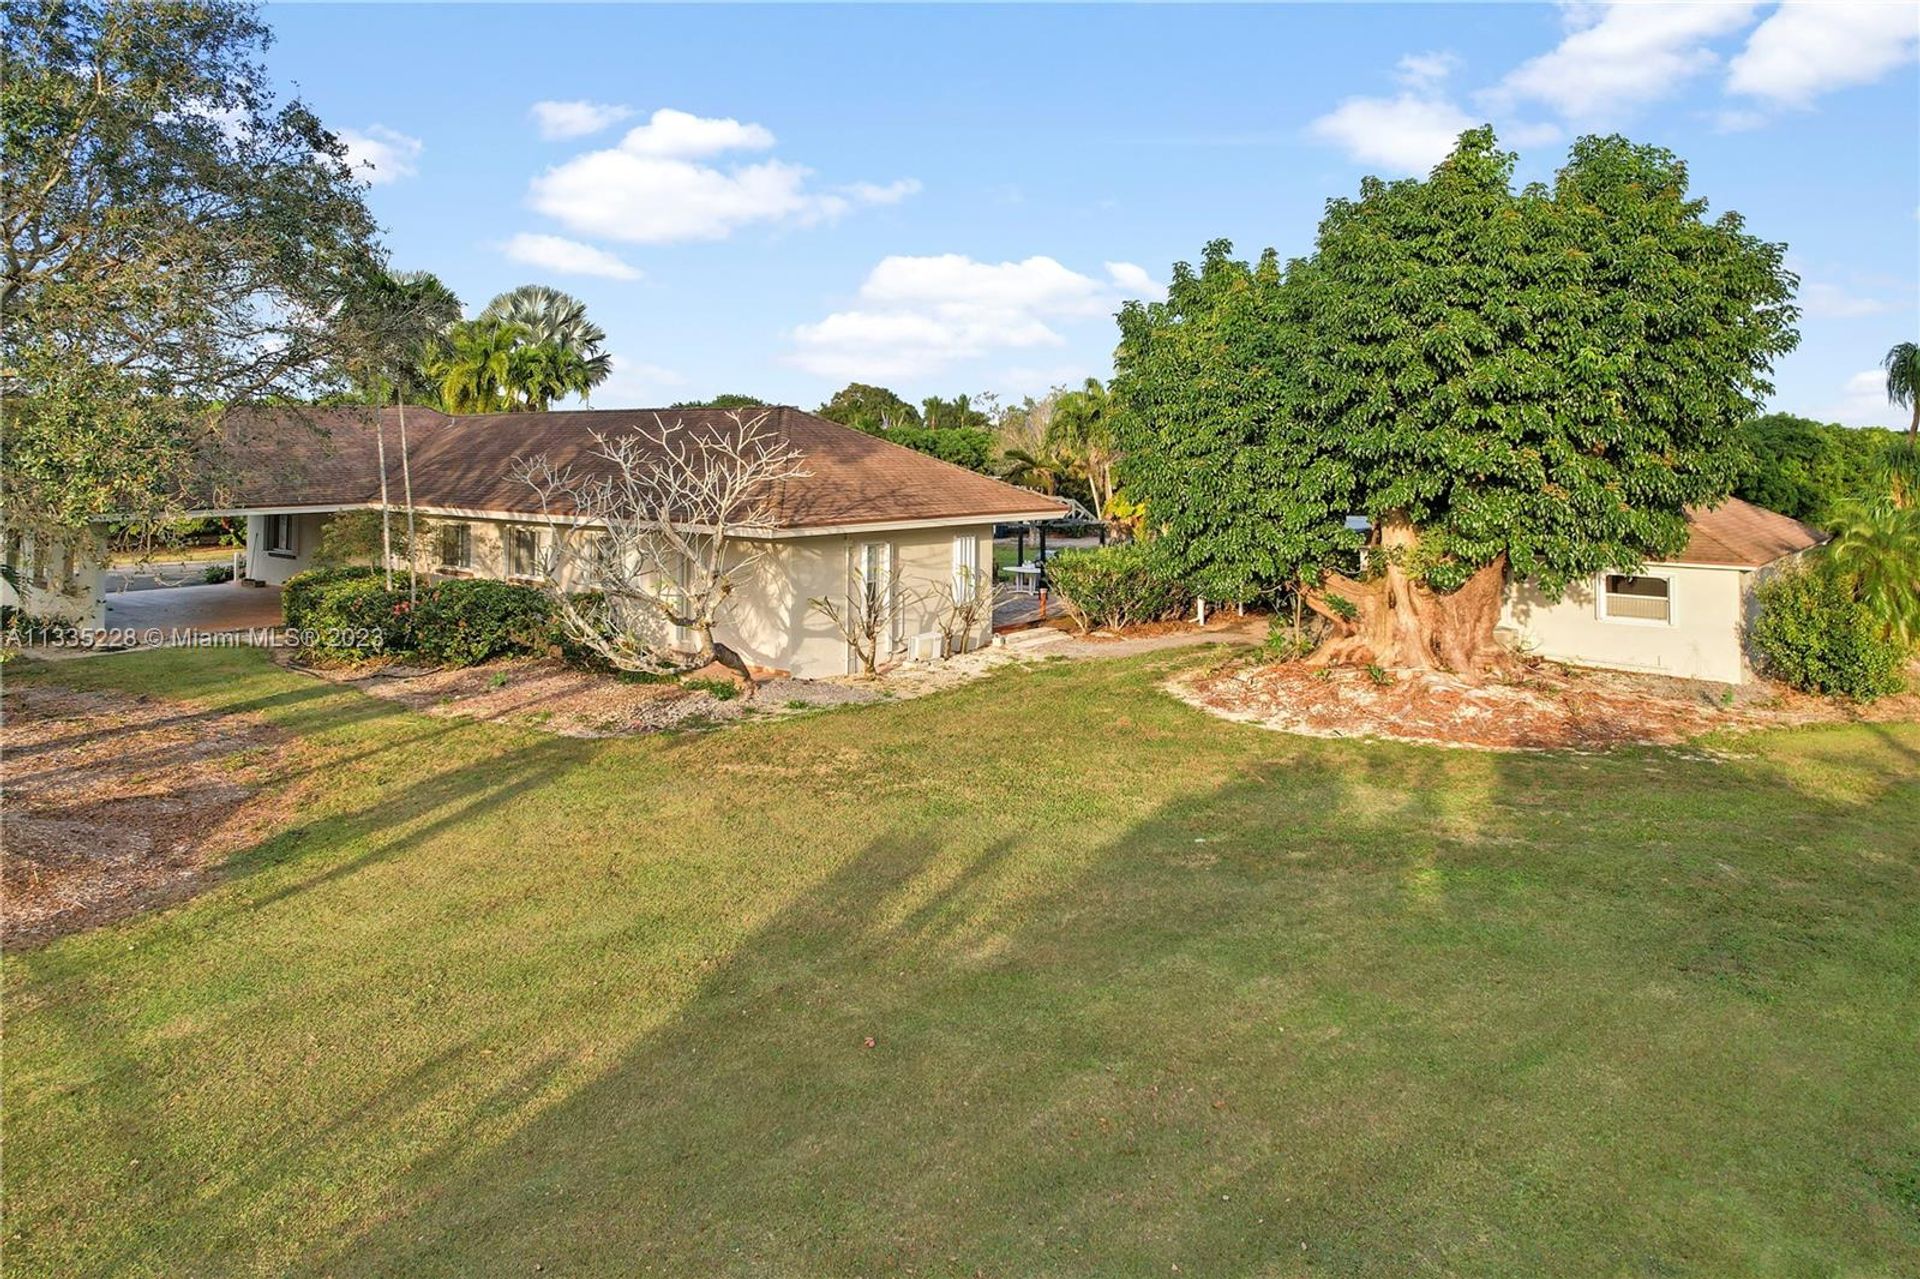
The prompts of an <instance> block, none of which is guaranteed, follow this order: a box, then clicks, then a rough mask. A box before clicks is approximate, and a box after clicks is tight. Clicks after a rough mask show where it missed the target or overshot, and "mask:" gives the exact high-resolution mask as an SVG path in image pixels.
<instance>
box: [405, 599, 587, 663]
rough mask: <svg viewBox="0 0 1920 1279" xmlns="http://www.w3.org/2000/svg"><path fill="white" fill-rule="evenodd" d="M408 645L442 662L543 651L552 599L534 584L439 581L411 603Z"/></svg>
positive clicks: (551, 614) (482, 659)
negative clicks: (417, 600) (411, 644)
mask: <svg viewBox="0 0 1920 1279" xmlns="http://www.w3.org/2000/svg"><path fill="white" fill-rule="evenodd" d="M412 624H413V647H414V650H415V651H416V652H418V653H419V654H420V655H421V656H422V657H425V658H427V659H428V660H430V661H433V662H436V663H438V664H440V665H443V666H472V665H474V664H476V663H479V662H484V661H487V660H488V659H489V658H494V657H504V656H506V655H508V654H511V653H528V652H539V651H543V650H544V649H545V648H546V646H547V639H548V635H549V632H550V631H551V629H552V627H553V605H552V603H551V602H550V601H549V600H548V599H547V596H546V594H545V593H544V592H542V591H541V590H539V589H538V588H537V587H533V586H526V585H522V584H519V583H515V582H494V581H487V580H484V579H472V580H461V581H451V582H440V583H437V584H436V585H434V586H432V587H431V588H429V589H427V590H425V591H422V592H421V593H420V602H419V605H418V606H417V607H416V608H414V609H413V613H412Z"/></svg>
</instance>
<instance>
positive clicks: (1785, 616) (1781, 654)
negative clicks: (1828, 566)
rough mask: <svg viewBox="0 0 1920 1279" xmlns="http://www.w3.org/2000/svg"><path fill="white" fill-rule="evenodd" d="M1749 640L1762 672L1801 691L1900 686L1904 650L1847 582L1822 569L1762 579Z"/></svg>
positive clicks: (1868, 692)
mask: <svg viewBox="0 0 1920 1279" xmlns="http://www.w3.org/2000/svg"><path fill="white" fill-rule="evenodd" d="M1754 600H1755V603H1756V604H1757V605H1758V607H1759V616H1757V617H1756V618H1755V619H1754V622H1753V627H1752V630H1751V631H1750V633H1749V636H1748V638H1749V639H1750V641H1751V642H1752V644H1753V648H1754V652H1755V654H1756V655H1757V657H1758V658H1759V665H1760V668H1761V670H1762V671H1763V672H1764V673H1765V674H1768V675H1772V676H1774V677H1775V678H1777V679H1781V680H1784V681H1786V682H1787V683H1788V684H1791V685H1793V687H1795V688H1797V689H1800V690H1801V691H1803V692H1808V693H1832V694H1837V695H1839V696H1842V697H1850V698H1853V699H1854V700H1855V701H1860V702H1870V701H1872V700H1873V699H1874V698H1876V697H1884V696H1886V695H1887V694H1889V693H1897V692H1899V691H1900V690H1901V688H1903V687H1904V686H1905V683H1906V681H1905V679H1904V678H1903V677H1902V676H1901V667H1902V666H1903V665H1904V664H1905V662H1906V653H1905V651H1904V650H1903V649H1902V648H1901V647H1900V645H1898V644H1896V643H1895V642H1894V641H1893V640H1891V639H1889V638H1888V637H1887V635H1886V633H1885V630H1884V628H1883V627H1882V626H1881V625H1880V624H1879V622H1877V621H1876V620H1875V619H1874V617H1873V614H1872V613H1871V612H1870V611H1868V609H1867V607H1866V605H1864V604H1862V603H1860V601H1858V600H1856V599H1855V598H1854V597H1853V592H1852V590H1851V588H1850V587H1849V585H1848V583H1847V582H1846V581H1845V580H1844V579H1843V578H1841V577H1839V576H1837V575H1836V574H1834V573H1832V572H1831V571H1827V570H1824V569H1818V568H1814V569H1792V570H1789V571H1787V572H1784V573H1781V574H1780V575H1779V576H1778V577H1775V578H1773V579H1772V580H1771V581H1768V582H1764V583H1762V584H1761V586H1760V588H1759V590H1758V591H1756V592H1755V594H1754Z"/></svg>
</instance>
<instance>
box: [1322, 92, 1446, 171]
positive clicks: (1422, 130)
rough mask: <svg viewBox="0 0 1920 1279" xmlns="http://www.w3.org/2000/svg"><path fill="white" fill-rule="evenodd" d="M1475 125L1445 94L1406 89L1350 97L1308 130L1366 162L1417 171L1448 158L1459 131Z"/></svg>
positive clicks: (1398, 169) (1426, 168)
mask: <svg viewBox="0 0 1920 1279" xmlns="http://www.w3.org/2000/svg"><path fill="white" fill-rule="evenodd" d="M1476 123H1477V121H1475V120H1474V119H1473V117H1471V116H1469V115H1467V114H1466V113H1465V112H1464V111H1462V110H1461V109H1460V108H1459V107H1457V106H1455V105H1454V104H1453V103H1452V102H1449V101H1448V100H1447V99H1445V98H1443V97H1438V96H1434V95H1431V94H1427V93H1415V92H1408V93H1403V94H1401V95H1399V96H1398V97H1395V98H1348V99H1347V100H1346V101H1345V102H1342V103H1341V104H1340V105H1339V106H1337V107H1335V108H1334V109H1333V110H1332V111H1330V112H1328V113H1327V114H1326V115H1323V116H1321V117H1320V118H1319V119H1317V120H1315V121H1314V122H1313V123H1312V124H1309V125H1308V126H1307V132H1308V133H1309V134H1310V135H1311V136H1313V137H1315V138H1317V139H1319V140H1320V141H1322V142H1328V143H1331V144H1333V145H1334V146H1337V147H1339V148H1341V149H1342V150H1344V151H1345V152H1346V153H1347V155H1348V156H1349V157H1350V158H1352V159H1354V160H1358V161H1360V162H1361V163H1362V164H1377V165H1383V166H1385V167H1386V168H1387V169H1389V170H1391V171H1392V172H1393V173H1395V174H1413V173H1425V172H1426V171H1427V170H1428V169H1431V168H1432V167H1433V166H1434V165H1436V164H1438V163H1440V161H1441V160H1444V159H1445V158H1446V157H1447V153H1448V152H1450V151H1452V150H1453V144H1454V142H1455V141H1456V140H1457V139H1458V138H1459V136H1460V134H1461V132H1462V131H1463V130H1466V129H1471V128H1472V127H1473V126H1474V125H1475V124H1476Z"/></svg>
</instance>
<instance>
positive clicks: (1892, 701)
mask: <svg viewBox="0 0 1920 1279" xmlns="http://www.w3.org/2000/svg"><path fill="white" fill-rule="evenodd" d="M1169 688H1170V690H1171V691H1172V692H1173V693H1174V694H1175V695H1176V696H1178V697H1180V698H1182V699H1183V700H1185V701H1187V702H1189V703H1191V704H1193V705H1195V706H1198V707H1200V708H1201V709H1203V710H1206V711H1209V712H1211V713H1213V714H1216V715H1220V716H1222V717H1224V718H1227V719H1232V720H1238V721H1241V722H1245V723H1254V724H1259V725H1261V726H1262V727H1265V728H1272V729H1278V730H1280V731H1283V732H1290V733H1300V734H1303V735H1306V736H1312V737H1379V738H1388V739H1392V740H1396V741H1404V742H1422V743H1427V744H1432V745H1441V746H1463V747H1470V748H1477V749H1482V750H1606V749H1609V748H1611V747H1616V746H1625V745H1635V744H1639V745H1667V746H1671V745H1678V744H1679V743H1681V742H1684V741H1686V740H1688V739H1689V738H1693V737H1697V736H1699V735H1700V734H1702V733H1706V732H1711V731H1715V730H1725V729H1733V730H1745V729H1756V728H1767V727H1778V726H1783V725H1789V724H1808V723H1827V722H1844V721H1856V720H1874V721H1885V720H1910V719H1914V718H1916V717H1920V695H1916V694H1913V693H1908V694H1904V695H1902V696H1900V697H1894V698H1884V699H1882V700H1881V701H1879V702H1876V703H1874V704H1873V705H1871V706H1866V707H1861V706H1855V705H1853V704H1851V703H1847V702H1841V701H1835V700H1831V699H1826V698H1818V697H1808V696H1805V695H1803V694H1799V693H1794V692H1792V691H1791V690H1788V689H1784V688H1781V687H1779V686H1776V685H1766V684H1763V685H1746V686H1742V687H1741V688H1739V689H1733V690H1729V689H1728V687H1727V686H1722V685H1714V684H1701V683H1695V682H1692V681H1687V680H1675V679H1661V678H1658V677H1653V676H1639V675H1631V674H1625V673H1618V672H1612V671H1584V670H1575V669H1571V668H1567V667H1560V666H1555V665H1552V664H1550V663H1541V664H1539V665H1537V666H1535V667H1533V668H1531V669H1529V670H1528V671H1527V672H1526V673H1525V674H1524V675H1522V676H1520V677H1517V678H1514V679H1510V680H1503V681H1489V682H1487V683H1484V684H1479V685H1476V684H1472V683H1469V682H1467V681H1464V680H1460V679H1458V678H1456V677H1454V676H1451V675H1448V674H1445V673H1443V672H1429V671H1418V672H1407V671H1402V672H1394V673H1391V674H1390V676H1389V677H1388V678H1387V679H1386V681H1385V682H1378V681H1376V679H1375V678H1373V677H1372V676H1370V675H1369V674H1368V672H1366V671H1364V670H1359V669H1354V668H1348V667H1320V668H1315V667H1310V666H1307V665H1305V664H1303V663H1297V662H1292V663H1279V664H1270V665H1260V664H1256V663H1251V662H1233V663H1228V664H1227V665H1225V666H1222V667H1219V668H1216V669H1214V670H1211V671H1205V672H1200V673H1197V674H1190V675H1187V676H1184V677H1181V678H1178V679H1176V680H1175V681H1173V683H1172V684H1170V685H1169Z"/></svg>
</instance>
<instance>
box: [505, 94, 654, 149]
mask: <svg viewBox="0 0 1920 1279" xmlns="http://www.w3.org/2000/svg"><path fill="white" fill-rule="evenodd" d="M528 114H529V115H531V116H532V117H533V123H534V125H535V126H536V127H537V128H538V129H539V130H540V136H541V137H543V138H545V139H547V141H549V142H554V141H558V140H560V139H562V138H584V137H586V136H587V135H588V134H590V133H598V132H600V130H602V129H604V128H606V127H607V126H608V125H610V124H618V123H620V121H622V120H624V119H626V118H627V117H628V116H630V115H632V114H633V108H632V107H627V106H619V105H616V104H614V103H609V102H588V101H586V100H584V99H577V100H575V101H572V102H536V103H534V104H533V106H532V107H531V108H529V110H528Z"/></svg>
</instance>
